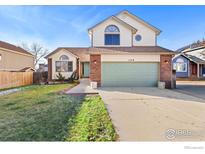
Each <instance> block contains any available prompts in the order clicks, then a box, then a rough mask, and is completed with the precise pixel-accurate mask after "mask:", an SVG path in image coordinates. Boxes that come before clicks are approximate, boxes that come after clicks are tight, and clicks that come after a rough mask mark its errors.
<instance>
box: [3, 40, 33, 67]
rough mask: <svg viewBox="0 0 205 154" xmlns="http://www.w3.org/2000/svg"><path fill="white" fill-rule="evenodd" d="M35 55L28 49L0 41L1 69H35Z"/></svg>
mask: <svg viewBox="0 0 205 154" xmlns="http://www.w3.org/2000/svg"><path fill="white" fill-rule="evenodd" d="M33 70H34V56H33V55H32V54H31V53H29V52H27V51H26V50H24V49H22V48H20V47H17V46H15V45H12V44H9V43H7V42H3V41H0V71H33Z"/></svg>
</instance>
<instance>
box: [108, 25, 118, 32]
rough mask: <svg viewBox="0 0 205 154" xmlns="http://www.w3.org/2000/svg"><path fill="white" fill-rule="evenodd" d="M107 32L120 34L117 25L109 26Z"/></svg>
mask: <svg viewBox="0 0 205 154" xmlns="http://www.w3.org/2000/svg"><path fill="white" fill-rule="evenodd" d="M105 32H107V33H113V32H120V30H119V28H118V27H117V26H115V25H109V26H107V27H106V28H105Z"/></svg>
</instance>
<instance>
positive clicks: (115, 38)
mask: <svg viewBox="0 0 205 154" xmlns="http://www.w3.org/2000/svg"><path fill="white" fill-rule="evenodd" d="M105 45H120V30H119V28H118V27H117V26H115V25H109V26H107V27H106V28H105Z"/></svg>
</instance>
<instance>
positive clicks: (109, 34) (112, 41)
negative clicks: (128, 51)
mask: <svg viewBox="0 0 205 154" xmlns="http://www.w3.org/2000/svg"><path fill="white" fill-rule="evenodd" d="M106 35H117V36H119V42H118V43H117V44H113V41H112V44H107V43H106ZM104 45H108V46H109V45H110V46H115V45H117V46H118V45H120V34H110V33H109V34H107V33H106V34H105V35H104Z"/></svg>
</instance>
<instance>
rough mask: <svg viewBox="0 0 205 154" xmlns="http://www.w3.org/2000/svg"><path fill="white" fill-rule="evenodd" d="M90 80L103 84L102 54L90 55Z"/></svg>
mask: <svg viewBox="0 0 205 154" xmlns="http://www.w3.org/2000/svg"><path fill="white" fill-rule="evenodd" d="M90 81H94V82H97V83H98V86H100V85H101V55H97V54H96V55H94V54H93V55H92V54H91V55H90Z"/></svg>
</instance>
